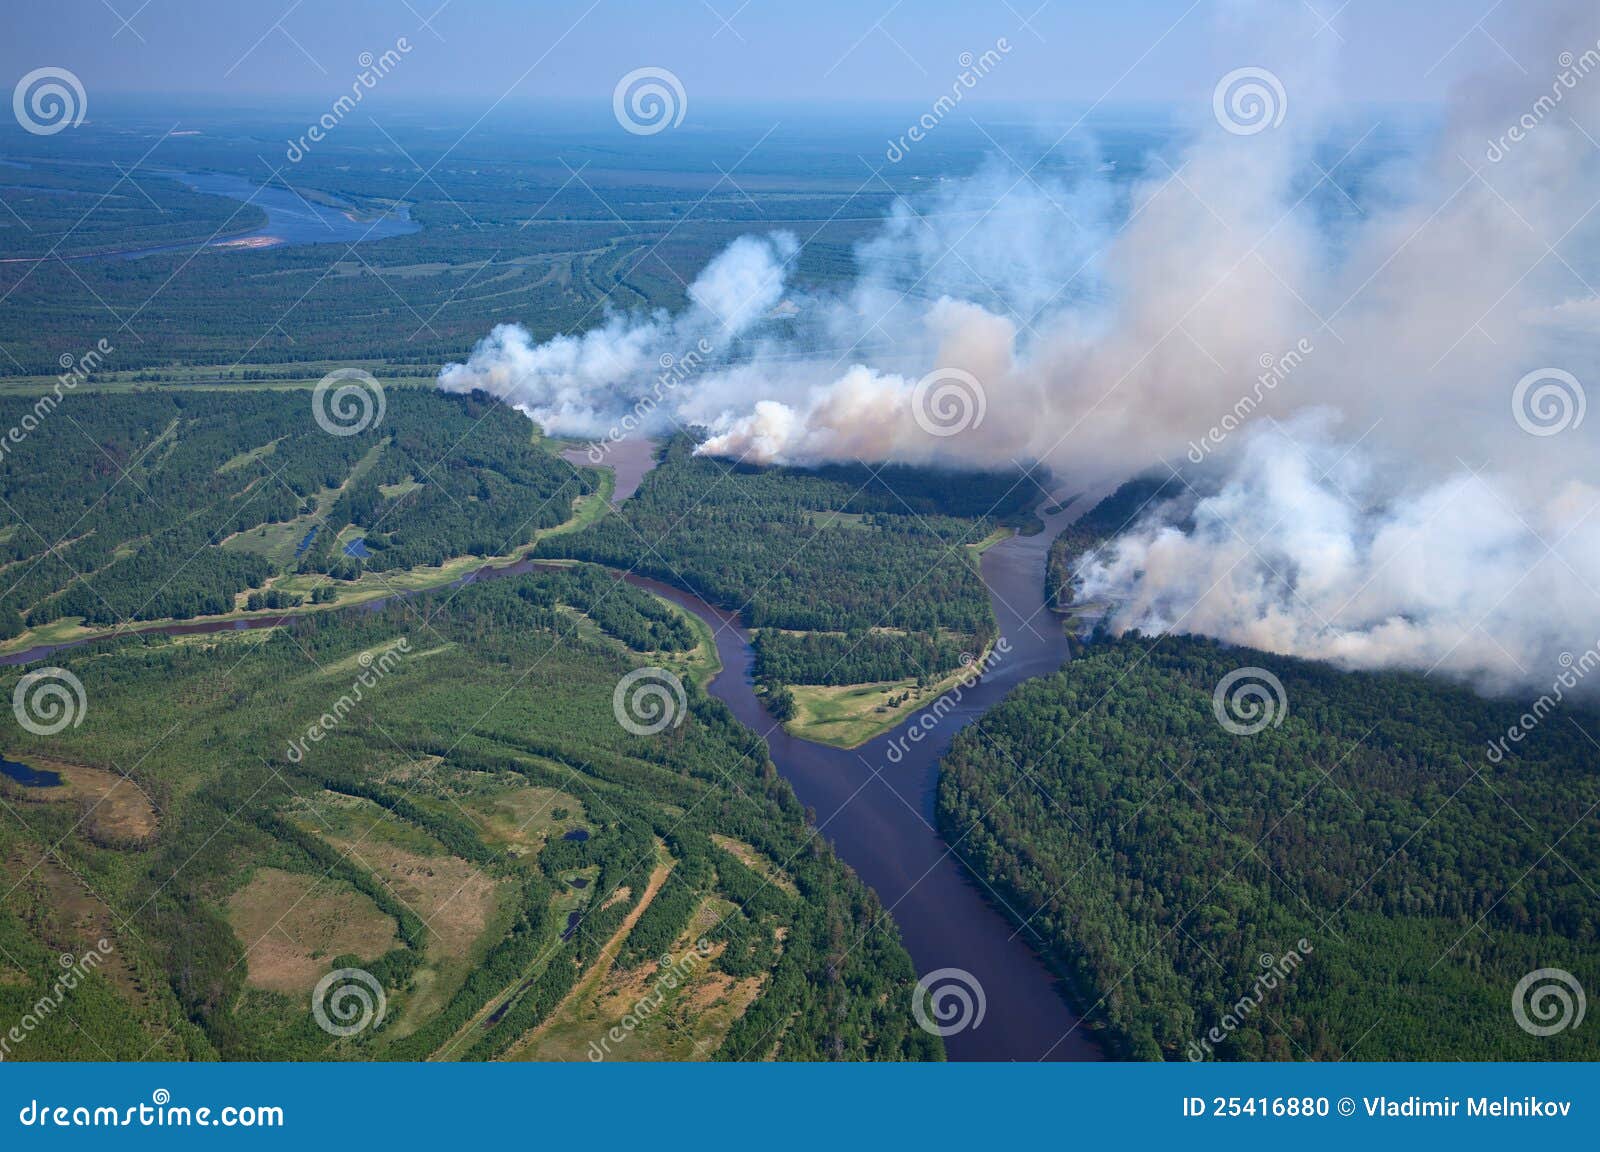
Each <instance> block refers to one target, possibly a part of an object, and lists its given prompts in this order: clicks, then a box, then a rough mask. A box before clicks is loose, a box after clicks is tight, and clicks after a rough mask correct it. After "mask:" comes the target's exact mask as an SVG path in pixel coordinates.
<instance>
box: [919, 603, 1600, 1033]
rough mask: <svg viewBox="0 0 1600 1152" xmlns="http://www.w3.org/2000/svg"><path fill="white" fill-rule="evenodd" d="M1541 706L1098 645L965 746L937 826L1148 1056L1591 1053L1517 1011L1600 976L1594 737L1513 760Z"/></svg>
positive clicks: (953, 763)
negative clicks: (1272, 714)
mask: <svg viewBox="0 0 1600 1152" xmlns="http://www.w3.org/2000/svg"><path fill="white" fill-rule="evenodd" d="M1245 666H1255V667H1259V668H1263V669H1266V670H1268V671H1270V672H1271V673H1273V674H1274V675H1276V676H1277V677H1278V678H1279V680H1281V682H1282V685H1283V689H1284V697H1285V699H1286V700H1287V705H1286V708H1285V709H1284V712H1283V713H1282V722H1281V724H1279V725H1277V726H1271V725H1269V726H1267V727H1266V728H1265V729H1264V730H1262V731H1260V732H1258V733H1256V734H1254V735H1249V736H1236V735H1233V734H1231V733H1230V732H1228V731H1226V730H1224V728H1223V727H1222V725H1221V724H1220V723H1219V722H1218V719H1217V717H1216V716H1215V715H1214V714H1213V704H1212V696H1213V691H1214V689H1215V688H1216V685H1217V684H1218V682H1219V681H1220V680H1221V679H1222V678H1223V677H1224V676H1225V675H1227V674H1228V673H1230V672H1232V671H1234V670H1235V669H1238V668H1241V667H1245ZM1522 711H1523V708H1522V706H1521V705H1520V704H1517V703H1508V702H1504V701H1489V700H1485V699H1483V698H1480V697H1478V696H1476V695H1474V694H1473V693H1471V692H1470V691H1468V690H1466V689H1464V688H1458V687H1453V686H1449V685H1446V684H1443V683H1440V682H1437V681H1433V680H1428V679H1426V678H1424V677H1421V676H1416V675H1410V674H1399V673H1388V674H1368V673H1347V672H1341V671H1339V670H1336V669H1334V668H1332V667H1329V666H1327V665H1323V664H1316V663H1309V662H1304V661H1299V660H1292V659H1288V658H1283V657H1278V656H1273V655H1270V654H1267V653H1264V652H1256V651H1251V650H1249V649H1239V648H1230V647H1226V646H1223V645H1219V644H1216V643H1214V642H1211V641H1207V640H1203V639H1197V638H1192V637H1172V636H1169V637H1162V638H1160V639H1156V640H1152V639H1151V638H1149V637H1143V636H1139V635H1137V634H1129V635H1127V636H1125V637H1123V638H1122V639H1115V640H1114V639H1109V638H1100V639H1099V640H1097V641H1096V642H1095V643H1093V644H1092V645H1090V646H1089V648H1088V649H1087V650H1086V652H1085V653H1084V654H1083V656H1082V657H1081V658H1079V659H1075V660H1073V661H1072V662H1071V663H1070V664H1069V665H1067V667H1066V668H1065V669H1063V670H1062V671H1061V672H1059V673H1057V674H1056V675H1054V676H1051V677H1048V678H1046V679H1042V680H1036V681H1032V682H1029V683H1027V684H1025V685H1023V686H1022V687H1020V688H1019V689H1017V690H1016V691H1015V692H1014V693H1012V695H1011V696H1009V697H1008V698H1007V699H1006V701H1005V702H1004V703H1003V704H1001V705H1000V706H999V707H997V708H995V709H994V710H993V711H991V712H990V713H988V714H987V715H985V716H984V717H983V718H982V720H980V721H979V722H978V723H977V724H975V725H974V726H973V727H971V728H969V729H967V730H965V731H964V732H962V733H961V734H960V735H959V736H957V738H956V741H955V745H954V747H953V748H952V750H951V752H950V754H949V755H948V756H947V757H946V758H945V760H944V762H943V765H942V769H941V774H940V782H939V797H938V811H939V823H940V827H941V829H942V831H943V832H944V834H945V835H946V836H947V837H948V838H949V839H950V841H951V842H952V843H953V844H954V845H955V847H956V849H957V851H958V852H959V853H960V855H961V856H962V858H963V859H964V860H965V861H966V862H967V864H968V865H969V866H970V867H971V868H972V869H973V870H974V871H975V872H976V873H977V874H978V875H979V876H980V877H981V878H982V879H983V880H984V881H985V883H987V884H989V885H991V886H992V887H993V889H994V890H995V891H996V892H998V893H999V894H1000V896H1001V898H1002V901H1003V903H1004V905H1005V906H1007V907H1014V908H1027V909H1037V912H1035V913H1033V914H1032V915H1031V916H1030V917H1029V918H1028V919H1027V921H1026V922H1025V924H1024V926H1023V927H1024V930H1025V931H1026V933H1027V934H1028V935H1029V936H1030V937H1031V938H1033V939H1034V940H1035V941H1036V943H1037V944H1038V946H1039V947H1040V948H1041V949H1042V950H1043V951H1044V952H1045V953H1046V954H1047V955H1048V956H1049V957H1050V958H1051V960H1052V962H1053V963H1054V964H1055V965H1056V966H1057V967H1058V968H1059V969H1060V970H1061V971H1062V972H1063V973H1064V974H1065V975H1066V976H1067V977H1068V978H1069V980H1070V982H1071V984H1072V985H1073V986H1074V988H1075V989H1076V992H1077V997H1078V998H1079V999H1080V1000H1081V1001H1082V1004H1083V1006H1084V1007H1085V1008H1087V1009H1088V1010H1089V1011H1088V1015H1089V1017H1090V1019H1091V1020H1099V1021H1102V1022H1103V1023H1104V1024H1105V1025H1106V1026H1107V1029H1108V1033H1109V1035H1110V1036H1111V1038H1112V1040H1113V1043H1114V1044H1115V1046H1116V1049H1117V1050H1118V1051H1120V1052H1122V1053H1124V1054H1126V1055H1129V1056H1132V1057H1136V1058H1141V1059H1169V1060H1171V1059H1184V1058H1185V1057H1186V1056H1189V1057H1193V1056H1195V1055H1196V1054H1197V1053H1196V1050H1195V1049H1193V1048H1191V1045H1195V1044H1198V1043H1199V1042H1200V1041H1202V1040H1208V1039H1209V1038H1211V1037H1212V1036H1214V1035H1215V1036H1218V1037H1220V1039H1217V1040H1212V1041H1211V1043H1210V1045H1209V1047H1201V1048H1200V1049H1199V1050H1198V1052H1199V1054H1201V1055H1203V1056H1205V1057H1208V1058H1209V1057H1215V1058H1220V1059H1233V1060H1257V1059H1278V1060H1339V1059H1363V1060H1384V1059H1396V1060H1419V1059H1437V1060H1455V1059H1463V1060H1484V1059H1591V1060H1592V1059H1595V1058H1596V1057H1597V1055H1600V1046H1597V1045H1600V1041H1597V1033H1596V1032H1595V1031H1594V1030H1593V1029H1583V1028H1575V1029H1569V1030H1568V1031H1566V1032H1564V1033H1562V1034H1561V1035H1559V1036H1555V1037H1549V1038H1544V1039H1540V1038H1536V1037H1533V1036H1530V1035H1528V1034H1526V1033H1524V1032H1523V1031H1522V1030H1521V1029H1520V1028H1518V1027H1517V1025H1516V1023H1515V1022H1514V1020H1513V1017H1512V1015H1511V1013H1510V1011H1509V1010H1508V1009H1509V1005H1510V998H1511V993H1512V989H1513V987H1514V986H1515V984H1516V983H1517V981H1518V980H1519V979H1520V978H1521V977H1522V976H1523V975H1524V974H1525V973H1528V972H1529V971H1531V970H1533V969H1537V968H1544V967H1558V968H1564V969H1567V970H1569V971H1572V972H1575V973H1582V972H1594V971H1596V967H1597V965H1600V901H1597V900H1596V897H1595V890H1594V877H1596V876H1597V875H1600V828H1597V825H1596V823H1595V821H1594V818H1593V817H1594V812H1595V808H1596V805H1597V804H1600V778H1597V777H1596V775H1595V772H1594V764H1595V744H1594V740H1593V739H1592V737H1591V735H1590V733H1592V732H1594V731H1596V730H1597V725H1596V723H1595V718H1594V717H1593V716H1592V715H1591V714H1588V713H1583V714H1565V713H1562V712H1559V711H1558V712H1557V713H1556V714H1553V715H1550V716H1548V717H1547V718H1546V719H1545V721H1544V723H1543V724H1541V725H1540V726H1539V727H1538V728H1537V730H1536V731H1534V732H1533V734H1532V736H1531V737H1530V738H1529V739H1528V740H1526V741H1524V742H1523V743H1521V744H1520V745H1518V746H1516V752H1515V754H1514V755H1510V756H1507V757H1506V758H1505V759H1504V761H1503V762H1502V763H1498V764H1493V763H1490V762H1489V760H1488V758H1487V757H1486V754H1485V749H1486V746H1487V744H1488V742H1489V741H1490V740H1492V739H1495V738H1497V737H1500V736H1503V735H1504V733H1505V732H1506V730H1507V728H1508V727H1509V726H1510V725H1512V724H1513V723H1515V722H1516V721H1517V717H1518V716H1519V715H1520V714H1521V713H1522ZM1551 846H1554V847H1551ZM1302 940H1303V941H1304V942H1305V946H1304V947H1301V946H1300V942H1301V941H1302ZM1290 952H1294V953H1296V954H1297V955H1298V956H1299V957H1300V960H1299V962H1298V966H1297V967H1295V968H1294V970H1293V971H1292V972H1291V973H1290V974H1288V975H1286V976H1283V977H1282V978H1281V979H1278V980H1275V981H1274V982H1273V983H1274V985H1275V986H1274V987H1273V988H1272V990H1271V991H1266V992H1261V991H1260V990H1259V987H1260V986H1259V985H1258V984H1257V979H1258V977H1260V976H1262V975H1263V974H1264V973H1265V972H1266V971H1267V968H1266V967H1264V965H1265V964H1266V961H1267V959H1268V958H1272V959H1277V958H1281V957H1283V956H1285V955H1286V954H1288V953H1290ZM1213 1029H1215V1030H1216V1032H1215V1033H1214V1032H1213Z"/></svg>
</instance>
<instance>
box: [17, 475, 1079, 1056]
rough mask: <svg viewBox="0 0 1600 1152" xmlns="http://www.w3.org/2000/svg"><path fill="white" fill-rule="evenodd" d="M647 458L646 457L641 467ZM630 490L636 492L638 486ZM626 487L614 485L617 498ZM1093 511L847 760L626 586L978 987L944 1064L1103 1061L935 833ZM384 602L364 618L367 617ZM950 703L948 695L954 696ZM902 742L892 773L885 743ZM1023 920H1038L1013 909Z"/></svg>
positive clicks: (1027, 559) (1053, 662) (727, 650)
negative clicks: (943, 791)
mask: <svg viewBox="0 0 1600 1152" xmlns="http://www.w3.org/2000/svg"><path fill="white" fill-rule="evenodd" d="M644 459H645V460H648V459H649V458H648V456H647V455H646V456H645V457H644ZM637 486H638V485H637V479H635V480H633V487H635V488H636V487H637ZM621 489H622V478H621V477H620V476H619V478H618V490H619V492H620V491H621ZM1092 504H1093V501H1092V500H1078V501H1076V502H1074V503H1073V505H1072V506H1071V507H1070V508H1068V509H1067V510H1066V511H1065V512H1059V513H1057V514H1056V515H1054V516H1047V517H1044V518H1043V519H1044V522H1045V530H1044V531H1043V532H1041V533H1039V534H1038V535H1036V536H1031V537H1020V536H1014V537H1012V538H1011V539H1009V540H1006V541H1003V542H1002V543H1000V544H997V545H995V546H994V547H992V548H990V549H989V550H988V551H987V552H986V553H984V556H983V579H984V583H985V584H987V585H988V588H989V593H990V598H991V601H992V603H993V605H994V613H995V617H996V618H997V619H998V621H999V624H1000V632H1001V636H1002V637H1003V638H1004V642H1005V645H1006V650H1005V651H1003V652H1001V653H1000V654H999V655H998V656H996V657H995V658H993V659H992V660H991V661H990V663H989V665H988V667H987V670H986V671H985V673H984V675H983V677H982V679H981V680H980V681H979V682H978V683H976V684H975V685H973V686H971V687H969V688H966V689H964V690H963V691H962V694H961V699H960V700H959V702H958V703H956V704H955V706H954V707H952V708H950V709H949V710H948V711H946V712H945V713H944V715H943V717H942V719H940V720H939V721H938V722H937V723H936V724H930V726H929V727H928V729H927V731H926V732H925V735H924V738H923V739H922V740H921V741H920V742H917V743H911V742H910V741H907V740H905V739H904V735H905V733H906V732H907V730H908V727H909V725H911V724H913V723H915V724H917V725H918V726H919V727H921V726H922V722H921V720H919V719H918V717H919V715H920V714H919V713H912V714H911V715H910V716H908V717H907V718H906V723H903V724H901V725H899V726H898V727H896V728H895V729H893V730H892V731H890V732H887V733H885V734H884V735H882V736H879V737H878V738H877V739H875V740H872V741H870V742H869V743H867V744H864V745H862V746H861V747H860V748H856V749H850V750H845V749H838V748H830V747H828V746H826V745H822V744H813V743H811V742H809V741H806V740H800V739H797V738H796V737H793V736H790V735H789V734H788V733H787V732H785V731H784V730H783V728H782V727H781V726H779V725H778V724H776V723H775V722H774V721H773V720H772V718H771V717H770V716H769V715H768V714H767V712H766V709H765V708H764V707H763V706H762V704H761V701H760V699H759V698H758V697H757V696H756V694H755V691H754V687H753V682H752V678H751V675H750V669H751V665H752V663H753V661H754V653H753V652H752V651H751V648H750V644H749V638H748V635H747V633H746V632H745V630H744V629H743V628H742V627H741V626H740V625H739V623H738V620H737V618H736V617H734V616H733V615H732V614H731V613H728V612H724V611H722V610H720V609H717V608H713V607H711V606H710V605H709V604H706V603H705V602H704V601H702V600H700V599H698V598H697V597H695V596H692V595H690V594H689V593H686V592H683V591H681V590H679V589H677V588H673V587H670V586H668V585H665V584H662V583H660V582H658V581H655V580H650V579H646V578H644V577H639V576H633V575H629V576H628V577H627V580H628V582H629V583H631V584H635V585H638V586H639V587H641V588H646V589H648V590H650V591H652V592H655V593H657V594H659V595H661V596H664V597H666V598H667V599H669V600H671V601H673V602H674V603H675V604H679V605H681V606H682V607H684V608H686V609H688V610H689V611H691V612H694V613H695V614H696V615H698V616H699V617H701V619H703V620H705V621H706V622H707V623H708V624H710V625H711V627H712V629H713V631H714V632H715V633H716V640H717V651H718V653H719V654H720V656H721V657H722V667H723V670H722V672H721V674H720V675H718V676H717V678H716V679H715V680H714V681H713V682H712V685H711V692H712V694H713V695H715V696H716V697H717V698H718V699H720V700H722V701H723V702H724V703H726V704H727V705H728V706H729V707H730V708H731V709H733V711H734V714H735V715H737V716H738V718H739V720H740V721H741V722H743V723H744V724H745V725H747V726H749V727H750V728H753V729H754V730H755V731H757V732H759V733H761V734H763V735H764V736H765V737H766V739H767V743H768V745H769V747H770V748H771V751H772V760H773V762H774V763H775V764H776V765H777V767H778V771H780V772H781V773H782V774H783V776H784V778H785V779H787V780H788V781H789V783H790V784H791V785H792V786H793V788H794V790H795V792H796V794H797V795H798V796H799V797H800V799H801V801H802V802H803V803H805V804H806V805H808V806H809V807H810V808H812V809H813V810H814V811H815V812H816V820H817V825H818V827H819V828H820V829H821V831H822V832H823V834H824V835H826V836H827V837H828V839H829V840H830V841H832V842H833V845H834V847H835V849H836V850H837V852H838V854H839V856H840V858H841V859H843V860H844V861H845V862H846V863H848V864H849V865H850V866H851V867H853V868H854V869H855V870H856V872H857V873H858V874H859V875H860V876H861V878H862V880H864V881H865V882H866V883H868V884H869V885H871V886H872V887H873V889H874V890H876V892H877V893H878V896H879V898H880V899H881V900H882V901H883V904H884V906H885V907H886V908H887V909H888V910H889V911H890V913H891V914H892V915H893V917H894V920H895V921H896V923H898V924H899V926H900V932H901V935H902V937H903V938H904V940H905V944H906V948H907V950H909V951H910V953H911V958H912V960H913V961H914V962H915V963H916V966H917V971H918V972H919V973H921V974H923V975H927V974H928V973H930V972H934V971H937V970H939V969H944V968H958V969H962V970H964V971H965V972H968V973H970V974H971V975H972V976H973V977H975V978H976V980H977V982H978V984H979V985H981V987H982V989H983V994H984V998H985V1000H986V1012H985V1015H984V1017H983V1021H982V1023H981V1025H980V1026H978V1027H976V1028H971V1029H967V1030H965V1031H961V1032H957V1033H955V1034H953V1035H950V1036H948V1037H946V1038H945V1047H946V1049H947V1050H948V1052H949V1055H950V1058H951V1059H953V1060H1099V1059H1103V1058H1104V1056H1103V1053H1102V1052H1101V1051H1100V1048H1099V1046H1098V1045H1097V1043H1096V1042H1095V1039H1094V1037H1093V1035H1092V1034H1091V1033H1090V1032H1089V1031H1088V1030H1086V1029H1085V1028H1083V1027H1082V1026H1080V1023H1079V1019H1078V1016H1077V1015H1076V1014H1075V1013H1074V1011H1073V1010H1072V1008H1071V1007H1070V1006H1069V1004H1068V1002H1067V999H1066V997H1065V996H1064V994H1063V990H1062V989H1061V987H1060V985H1059V983H1058V982H1057V980H1056V979H1055V978H1054V976H1052V974H1051V972H1050V970H1049V969H1048V968H1047V967H1046V966H1045V964H1044V962H1043V961H1042V960H1041V959H1040V958H1039V956H1038V953H1036V952H1035V951H1034V949H1033V948H1032V946H1031V945H1030V944H1029V943H1028V942H1027V940H1026V939H1025V938H1024V937H1023V936H1021V935H1019V934H1018V933H1017V932H1016V930H1015V929H1014V928H1013V926H1012V924H1011V922H1010V921H1009V920H1008V919H1007V918H1006V917H1005V915H1004V914H1003V913H1002V912H1001V911H1000V910H998V909H997V908H996V907H995V906H994V905H993V904H991V903H990V902H989V900H988V899H986V898H985V894H984V892H983V891H982V890H981V889H980V887H979V884H978V882H977V881H975V880H973V879H972V878H971V877H970V876H969V874H968V873H967V871H966V870H965V869H964V868H963V867H962V865H961V864H960V863H959V861H958V860H957V859H956V858H955V856H954V855H953V854H952V853H951V851H950V849H949V847H948V846H947V845H946V844H945V842H944V840H943V839H942V838H941V837H940V835H939V834H938V832H937V830H936V828H935V820H934V803H935V787H936V785H937V782H938V777H939V759H940V757H941V756H943V754H944V753H945V751H946V750H948V748H949V747H950V741H951V738H952V737H953V736H954V735H955V733H956V732H958V731H959V730H960V729H961V728H963V727H965V726H966V725H967V724H970V723H971V722H972V721H973V720H976V719H977V718H978V717H979V716H981V715H982V714H983V713H984V712H986V711H987V710H988V709H990V708H992V707H993V706H994V705H995V704H997V703H998V702H999V701H1000V699H1001V698H1002V697H1003V696H1005V694H1006V693H1007V692H1009V691H1010V690H1011V689H1012V688H1014V687H1016V686H1017V685H1018V684H1020V683H1022V682H1023V681H1024V680H1027V679H1029V678H1031V677H1034V676H1042V675H1046V674H1048V673H1051V672H1054V671H1055V670H1056V669H1057V668H1059V667H1060V666H1061V665H1062V664H1063V663H1064V662H1065V661H1066V659H1067V657H1068V649H1067V642H1066V639H1065V637H1064V636H1063V635H1062V630H1061V626H1060V624H1059V622H1058V621H1057V620H1056V619H1055V618H1054V617H1053V616H1052V615H1051V614H1050V613H1049V612H1047V611H1044V610H1043V609H1042V608H1041V607H1040V606H1041V605H1042V604H1043V603H1044V575H1045V559H1046V557H1047V555H1048V553H1049V550H1050V542H1051V541H1052V540H1054V539H1055V537H1056V535H1057V534H1058V533H1060V531H1061V529H1062V528H1063V527H1065V526H1066V525H1067V524H1069V523H1070V522H1071V521H1072V520H1073V519H1075V518H1076V517H1077V516H1078V515H1079V514H1080V512H1081V511H1082V510H1083V509H1085V508H1088V507H1090V506H1092ZM538 567H540V564H539V562H538V561H531V560H524V561H519V562H518V563H515V564H510V565H506V566H504V567H501V568H491V567H485V568H482V569H479V570H478V571H477V572H475V573H473V574H472V575H471V576H468V577H465V578H464V579H465V580H482V579H495V578H498V577H502V576H510V575H516V574H519V573H524V572H528V571H531V570H534V569H536V568H538ZM381 603H382V602H381V601H373V602H371V603H369V604H367V605H364V606H363V607H364V608H365V609H366V610H368V611H371V610H375V609H376V608H377V607H378V606H379V605H381ZM288 618H289V617H283V618H265V619H259V620H250V621H237V622H232V621H230V622H222V623H216V622H212V623H200V624H176V625H158V626H155V627H152V628H149V629H146V630H145V631H147V632H152V633H163V634H185V633H201V632H220V631H227V630H231V629H236V628H241V627H262V626H266V625H272V624H278V623H282V622H283V620H284V619H288ZM61 647H70V645H60V646H51V647H45V648H37V649H32V650H30V651H27V652H21V653H16V654H14V655H11V656H6V657H0V664H19V663H24V662H28V661H32V660H38V659H42V658H44V657H46V656H49V655H50V654H51V653H53V652H55V651H58V650H59V649H60V648H61ZM951 695H952V697H953V694H951ZM897 740H899V742H900V743H899V745H898V747H899V749H900V750H901V753H902V754H900V755H898V756H897V759H898V763H896V762H893V761H891V759H890V753H889V749H890V746H891V743H893V742H895V741H897ZM1021 911H1022V914H1023V916H1024V918H1025V917H1027V916H1028V915H1030V914H1032V912H1033V911H1034V910H1033V909H1031V908H1028V909H1023V910H1021Z"/></svg>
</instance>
